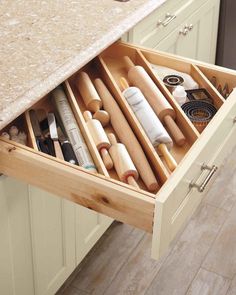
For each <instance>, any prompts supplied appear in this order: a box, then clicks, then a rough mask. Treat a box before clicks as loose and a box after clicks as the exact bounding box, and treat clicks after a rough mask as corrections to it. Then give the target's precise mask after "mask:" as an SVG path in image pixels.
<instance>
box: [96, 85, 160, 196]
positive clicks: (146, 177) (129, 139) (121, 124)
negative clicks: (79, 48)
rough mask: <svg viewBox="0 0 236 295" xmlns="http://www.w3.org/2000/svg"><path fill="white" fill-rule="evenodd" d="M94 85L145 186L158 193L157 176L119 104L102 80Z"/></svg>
mask: <svg viewBox="0 0 236 295" xmlns="http://www.w3.org/2000/svg"><path fill="white" fill-rule="evenodd" d="M94 84H95V87H96V89H97V91H98V93H99V95H100V97H101V98H102V102H103V107H104V109H105V110H106V111H107V112H108V113H109V114H110V117H111V119H110V122H111V125H112V127H113V128H114V130H115V132H116V134H117V136H118V137H119V139H120V141H122V143H123V144H125V146H126V148H127V150H128V152H129V154H130V156H131V159H132V161H133V162H134V165H135V167H136V168H137V170H138V172H139V175H140V176H141V178H142V180H143V182H144V184H145V185H146V187H147V189H148V190H149V191H157V189H158V187H159V186H158V183H157V180H156V178H155V175H154V174H153V172H152V169H151V167H150V165H149V163H148V160H147V158H146V156H145V154H144V152H143V150H142V147H141V145H140V144H139V142H138V140H137V138H136V137H135V135H134V133H133V131H132V129H131V128H130V126H129V124H128V122H127V120H126V118H125V117H124V115H123V113H122V112H121V110H120V108H119V106H118V104H117V103H116V101H115V99H114V98H113V97H112V95H111V93H110V92H109V90H108V89H107V87H106V86H105V84H104V83H103V81H102V80H101V79H95V81H94Z"/></svg>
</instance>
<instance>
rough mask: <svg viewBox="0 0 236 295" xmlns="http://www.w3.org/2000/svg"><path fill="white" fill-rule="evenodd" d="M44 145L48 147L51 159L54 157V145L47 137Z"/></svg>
mask: <svg viewBox="0 0 236 295" xmlns="http://www.w3.org/2000/svg"><path fill="white" fill-rule="evenodd" d="M45 143H46V145H47V147H48V151H49V153H50V155H51V156H53V157H56V154H55V150H54V144H53V140H52V139H51V137H49V136H48V137H46V138H45Z"/></svg>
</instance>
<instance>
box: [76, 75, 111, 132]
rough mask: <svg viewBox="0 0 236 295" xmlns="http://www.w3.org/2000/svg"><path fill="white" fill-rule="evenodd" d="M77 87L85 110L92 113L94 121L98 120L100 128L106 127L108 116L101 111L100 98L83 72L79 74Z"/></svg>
mask: <svg viewBox="0 0 236 295" xmlns="http://www.w3.org/2000/svg"><path fill="white" fill-rule="evenodd" d="M77 87H78V90H79V92H80V94H81V97H82V99H83V101H84V103H85V106H86V108H87V109H88V110H89V111H90V112H93V113H94V115H93V117H94V119H97V120H99V121H100V122H101V124H102V126H106V125H107V124H108V122H109V120H110V116H109V114H108V113H107V112H106V111H104V110H101V107H102V101H101V98H100V97H99V95H98V93H97V91H96V89H95V88H94V86H93V83H92V81H91V80H90V78H89V75H88V74H87V73H85V72H80V73H79V75H78V80H77Z"/></svg>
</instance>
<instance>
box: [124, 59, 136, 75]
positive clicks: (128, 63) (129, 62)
mask: <svg viewBox="0 0 236 295" xmlns="http://www.w3.org/2000/svg"><path fill="white" fill-rule="evenodd" d="M124 62H125V68H126V71H129V70H130V69H131V68H132V67H134V66H135V64H134V63H133V62H132V60H131V59H130V58H129V57H128V56H124Z"/></svg>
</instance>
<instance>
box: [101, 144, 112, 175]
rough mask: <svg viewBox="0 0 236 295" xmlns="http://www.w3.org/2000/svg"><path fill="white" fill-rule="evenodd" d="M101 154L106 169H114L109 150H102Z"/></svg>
mask: <svg viewBox="0 0 236 295" xmlns="http://www.w3.org/2000/svg"><path fill="white" fill-rule="evenodd" d="M100 153H101V157H102V160H103V163H104V165H105V167H106V168H107V170H110V169H112V168H113V161H112V159H111V157H110V155H109V153H108V151H107V149H105V148H101V149H100Z"/></svg>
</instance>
